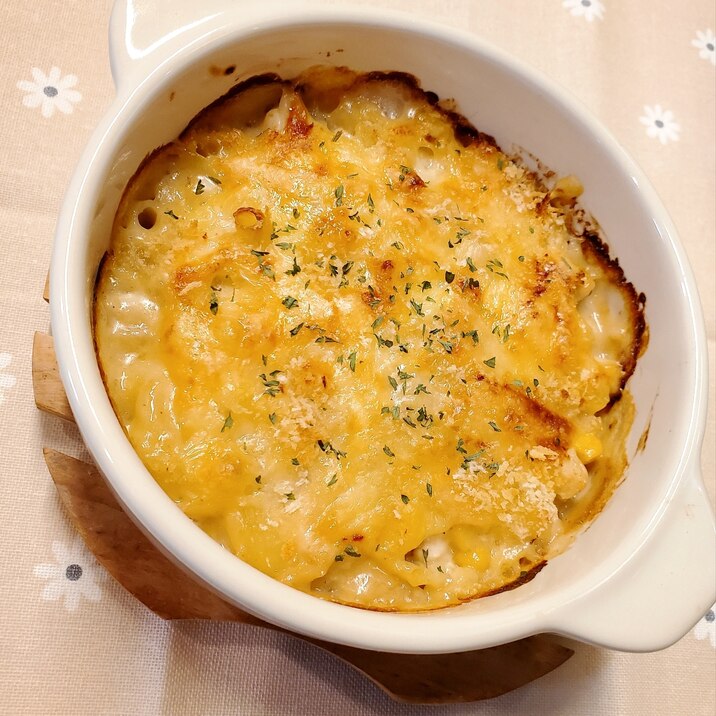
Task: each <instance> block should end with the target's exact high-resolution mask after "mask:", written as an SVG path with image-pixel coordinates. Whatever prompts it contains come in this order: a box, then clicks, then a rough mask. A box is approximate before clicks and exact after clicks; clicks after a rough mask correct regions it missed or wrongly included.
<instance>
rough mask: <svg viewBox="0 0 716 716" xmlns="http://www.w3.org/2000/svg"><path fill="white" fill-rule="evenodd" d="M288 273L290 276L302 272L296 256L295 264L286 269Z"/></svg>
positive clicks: (294, 258)
mask: <svg viewBox="0 0 716 716" xmlns="http://www.w3.org/2000/svg"><path fill="white" fill-rule="evenodd" d="M286 273H287V274H288V275H289V276H295V275H296V274H299V273H301V267H300V266H299V265H298V261H296V257H295V256H294V257H293V266H291V268H290V269H289V270H288V271H286Z"/></svg>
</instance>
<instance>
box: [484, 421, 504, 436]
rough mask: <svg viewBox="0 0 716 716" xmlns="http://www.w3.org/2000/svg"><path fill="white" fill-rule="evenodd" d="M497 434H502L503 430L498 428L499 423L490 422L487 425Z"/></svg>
mask: <svg viewBox="0 0 716 716" xmlns="http://www.w3.org/2000/svg"><path fill="white" fill-rule="evenodd" d="M487 424H488V425H489V426H490V427H491V428H492V429H493V430H494V431H495V432H496V433H501V432H502V430H500V428H499V427H498V425H497V423H496V422H495V421H494V420H490V422H489V423H487Z"/></svg>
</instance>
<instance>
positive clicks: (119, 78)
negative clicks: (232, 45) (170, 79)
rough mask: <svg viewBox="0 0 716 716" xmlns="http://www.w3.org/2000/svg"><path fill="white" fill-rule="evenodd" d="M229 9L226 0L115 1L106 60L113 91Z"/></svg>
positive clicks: (132, 81) (138, 76) (128, 83)
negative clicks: (107, 58)
mask: <svg viewBox="0 0 716 716" xmlns="http://www.w3.org/2000/svg"><path fill="white" fill-rule="evenodd" d="M264 4H265V3H264ZM229 8H230V3H229V1H228V0H201V2H195V0H115V3H114V5H113V7H112V14H111V16H110V21H109V59H110V66H111V69H112V78H113V79H114V84H115V86H116V87H117V90H118V91H119V92H121V91H122V90H123V89H125V88H131V87H133V86H135V85H136V84H138V80H140V79H141V78H142V77H144V76H146V75H148V74H149V70H150V69H152V68H154V67H156V66H157V65H158V64H159V60H160V59H162V58H164V57H168V56H170V55H171V54H173V52H175V51H176V50H178V49H179V48H181V47H183V46H186V45H187V44H188V43H189V42H191V40H193V39H195V38H196V37H198V36H199V35H202V34H205V33H207V32H208V31H210V30H211V29H213V28H215V27H217V26H218V25H220V24H221V18H222V16H223V15H224V14H225V13H226V12H227V10H228V9H229Z"/></svg>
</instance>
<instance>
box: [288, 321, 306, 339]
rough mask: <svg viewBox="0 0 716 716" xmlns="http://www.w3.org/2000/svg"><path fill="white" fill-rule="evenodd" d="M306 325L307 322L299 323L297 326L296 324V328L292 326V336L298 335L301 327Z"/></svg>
mask: <svg viewBox="0 0 716 716" xmlns="http://www.w3.org/2000/svg"><path fill="white" fill-rule="evenodd" d="M305 325H306V324H305V323H299V324H298V325H297V326H295V327H294V328H292V329H291V330H290V331H289V333H290V334H291V335H292V336H294V337H295V336H297V335H298V334H299V333H300V332H301V329H302V328H303V327H304V326H305Z"/></svg>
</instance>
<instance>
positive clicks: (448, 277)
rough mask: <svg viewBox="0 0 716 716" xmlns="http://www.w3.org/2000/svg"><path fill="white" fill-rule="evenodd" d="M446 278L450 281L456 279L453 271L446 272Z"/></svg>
mask: <svg viewBox="0 0 716 716" xmlns="http://www.w3.org/2000/svg"><path fill="white" fill-rule="evenodd" d="M445 280H446V281H447V282H448V283H452V282H453V281H454V280H455V274H454V273H453V272H452V271H446V272H445Z"/></svg>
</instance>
